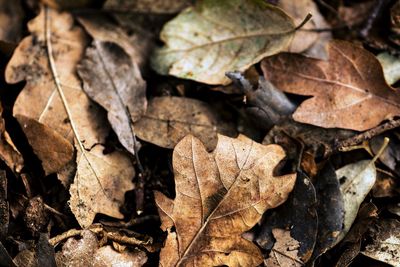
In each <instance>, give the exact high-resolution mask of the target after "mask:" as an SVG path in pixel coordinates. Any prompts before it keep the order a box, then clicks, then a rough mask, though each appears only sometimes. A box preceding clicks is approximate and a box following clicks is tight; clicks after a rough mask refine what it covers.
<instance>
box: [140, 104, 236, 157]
mask: <svg viewBox="0 0 400 267" xmlns="http://www.w3.org/2000/svg"><path fill="white" fill-rule="evenodd" d="M134 128H135V132H136V134H137V136H138V137H139V138H141V139H143V140H145V141H148V142H150V143H153V144H156V145H158V146H161V147H166V148H173V147H175V145H176V144H177V143H178V142H179V141H180V140H181V139H182V138H183V137H185V136H186V135H187V134H192V135H194V136H196V137H197V138H199V139H200V140H201V141H202V142H203V143H204V144H205V146H206V147H207V149H208V150H212V149H213V148H214V147H215V145H216V143H217V133H221V134H225V135H235V134H236V131H235V128H234V126H233V125H232V124H231V123H228V122H224V121H223V120H222V119H221V118H220V116H219V115H218V114H217V112H216V111H215V110H214V109H213V108H212V107H211V106H210V105H208V104H207V103H204V102H201V101H199V100H195V99H190V98H184V97H156V98H154V99H152V100H150V101H149V107H148V109H147V112H146V114H145V115H144V116H143V117H142V119H140V120H139V121H138V122H136V123H135V124H134Z"/></svg>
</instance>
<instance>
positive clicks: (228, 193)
mask: <svg viewBox="0 0 400 267" xmlns="http://www.w3.org/2000/svg"><path fill="white" fill-rule="evenodd" d="M284 157H285V152H284V151H283V149H282V148H281V147H280V146H278V145H267V146H264V145H261V144H258V143H255V142H253V141H252V140H250V139H248V138H247V137H245V136H243V135H241V136H239V137H238V138H236V139H233V138H229V137H226V136H222V135H219V136H218V144H217V147H216V149H215V150H214V151H213V152H212V153H208V152H207V151H206V149H205V147H204V145H203V144H202V143H201V142H200V140H198V139H197V138H195V137H193V136H191V135H188V136H186V137H185V138H184V139H182V141H180V142H179V143H178V145H177V146H176V147H175V149H174V153H173V167H174V174H175V190H176V197H175V199H174V200H171V199H168V198H167V197H165V196H164V195H163V194H161V193H158V192H157V193H156V195H155V198H156V204H157V206H158V209H159V213H160V217H161V222H162V225H161V228H162V229H163V230H164V231H167V232H168V237H167V240H166V243H165V247H164V248H163V249H162V250H161V254H160V266H164V267H168V266H222V265H226V266H258V265H259V264H261V263H262V260H263V259H262V254H261V251H260V250H259V249H258V248H257V246H256V245H254V244H253V243H252V242H250V241H248V240H246V239H244V238H242V237H241V235H242V234H243V232H245V231H248V230H249V229H251V228H252V227H253V226H254V225H255V224H256V223H257V222H258V221H259V220H260V219H261V216H262V214H263V213H264V212H265V211H266V210H267V209H270V208H274V207H276V206H278V205H280V204H282V203H283V202H284V201H285V200H286V199H287V197H288V194H289V192H290V191H291V190H292V189H293V186H294V183H295V179H296V175H295V174H288V175H284V176H280V177H275V176H273V174H272V173H273V170H274V168H275V167H276V165H277V164H278V163H279V162H280V161H281V160H282V159H283V158H284Z"/></svg>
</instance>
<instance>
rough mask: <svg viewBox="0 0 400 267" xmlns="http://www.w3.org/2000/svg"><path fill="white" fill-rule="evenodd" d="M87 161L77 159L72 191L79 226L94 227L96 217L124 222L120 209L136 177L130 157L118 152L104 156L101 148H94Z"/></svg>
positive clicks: (73, 210)
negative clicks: (98, 215) (100, 216)
mask: <svg viewBox="0 0 400 267" xmlns="http://www.w3.org/2000/svg"><path fill="white" fill-rule="evenodd" d="M86 157H87V160H85V159H83V156H80V157H79V155H78V159H80V160H81V162H78V168H77V172H76V176H75V180H74V183H73V184H72V185H71V187H70V190H69V192H70V194H71V199H70V207H71V211H72V212H73V213H74V215H75V217H76V219H77V220H78V222H79V224H80V225H81V226H82V227H83V228H86V227H88V226H90V225H91V223H92V221H93V219H94V217H95V215H96V213H103V214H106V215H109V216H111V217H114V218H118V219H123V218H124V216H123V214H122V213H121V212H120V211H119V207H120V206H121V205H122V204H123V202H124V199H125V192H126V191H129V190H132V189H133V187H134V186H133V183H132V178H133V177H134V175H135V170H134V168H133V165H132V162H131V160H130V158H129V157H128V156H127V154H125V153H123V152H120V151H115V152H113V153H111V154H104V153H103V148H102V146H95V147H93V148H92V150H91V151H90V153H87V154H86Z"/></svg>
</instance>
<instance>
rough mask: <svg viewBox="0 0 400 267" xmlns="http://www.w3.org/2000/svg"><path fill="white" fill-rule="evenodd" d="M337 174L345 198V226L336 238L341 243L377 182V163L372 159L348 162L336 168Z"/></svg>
mask: <svg viewBox="0 0 400 267" xmlns="http://www.w3.org/2000/svg"><path fill="white" fill-rule="evenodd" d="M336 176H337V178H338V179H339V181H340V191H341V193H342V195H343V200H344V228H343V230H342V232H341V233H340V235H339V236H338V238H337V239H336V243H339V242H340V241H341V240H342V239H343V238H344V237H345V235H346V234H347V232H348V231H349V230H350V227H351V226H352V225H353V222H354V220H355V219H356V217H357V213H358V209H359V208H360V205H361V203H362V202H363V201H364V199H365V197H366V196H367V195H368V193H369V191H371V189H372V187H373V186H374V184H375V181H376V168H375V164H374V162H373V161H371V160H362V161H359V162H356V163H352V164H348V165H346V166H344V167H342V168H340V169H338V170H336Z"/></svg>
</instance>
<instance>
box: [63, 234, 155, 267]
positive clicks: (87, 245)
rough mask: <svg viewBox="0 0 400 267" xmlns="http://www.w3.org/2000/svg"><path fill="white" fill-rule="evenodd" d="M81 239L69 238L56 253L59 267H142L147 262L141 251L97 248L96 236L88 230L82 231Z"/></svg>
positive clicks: (108, 247) (144, 254) (105, 247)
mask: <svg viewBox="0 0 400 267" xmlns="http://www.w3.org/2000/svg"><path fill="white" fill-rule="evenodd" d="M81 235H82V238H81V239H79V240H77V239H75V238H73V237H71V238H69V239H68V240H67V241H66V242H65V244H64V245H63V247H62V251H60V252H58V253H57V256H56V260H57V266H59V267H70V266H74V267H108V266H142V265H143V264H144V263H146V261H147V256H146V253H145V252H143V251H133V252H130V251H123V252H117V251H115V250H113V249H112V248H111V246H104V247H99V242H98V240H97V237H96V235H95V234H94V233H93V232H91V231H90V230H83V231H82V234H81Z"/></svg>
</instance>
